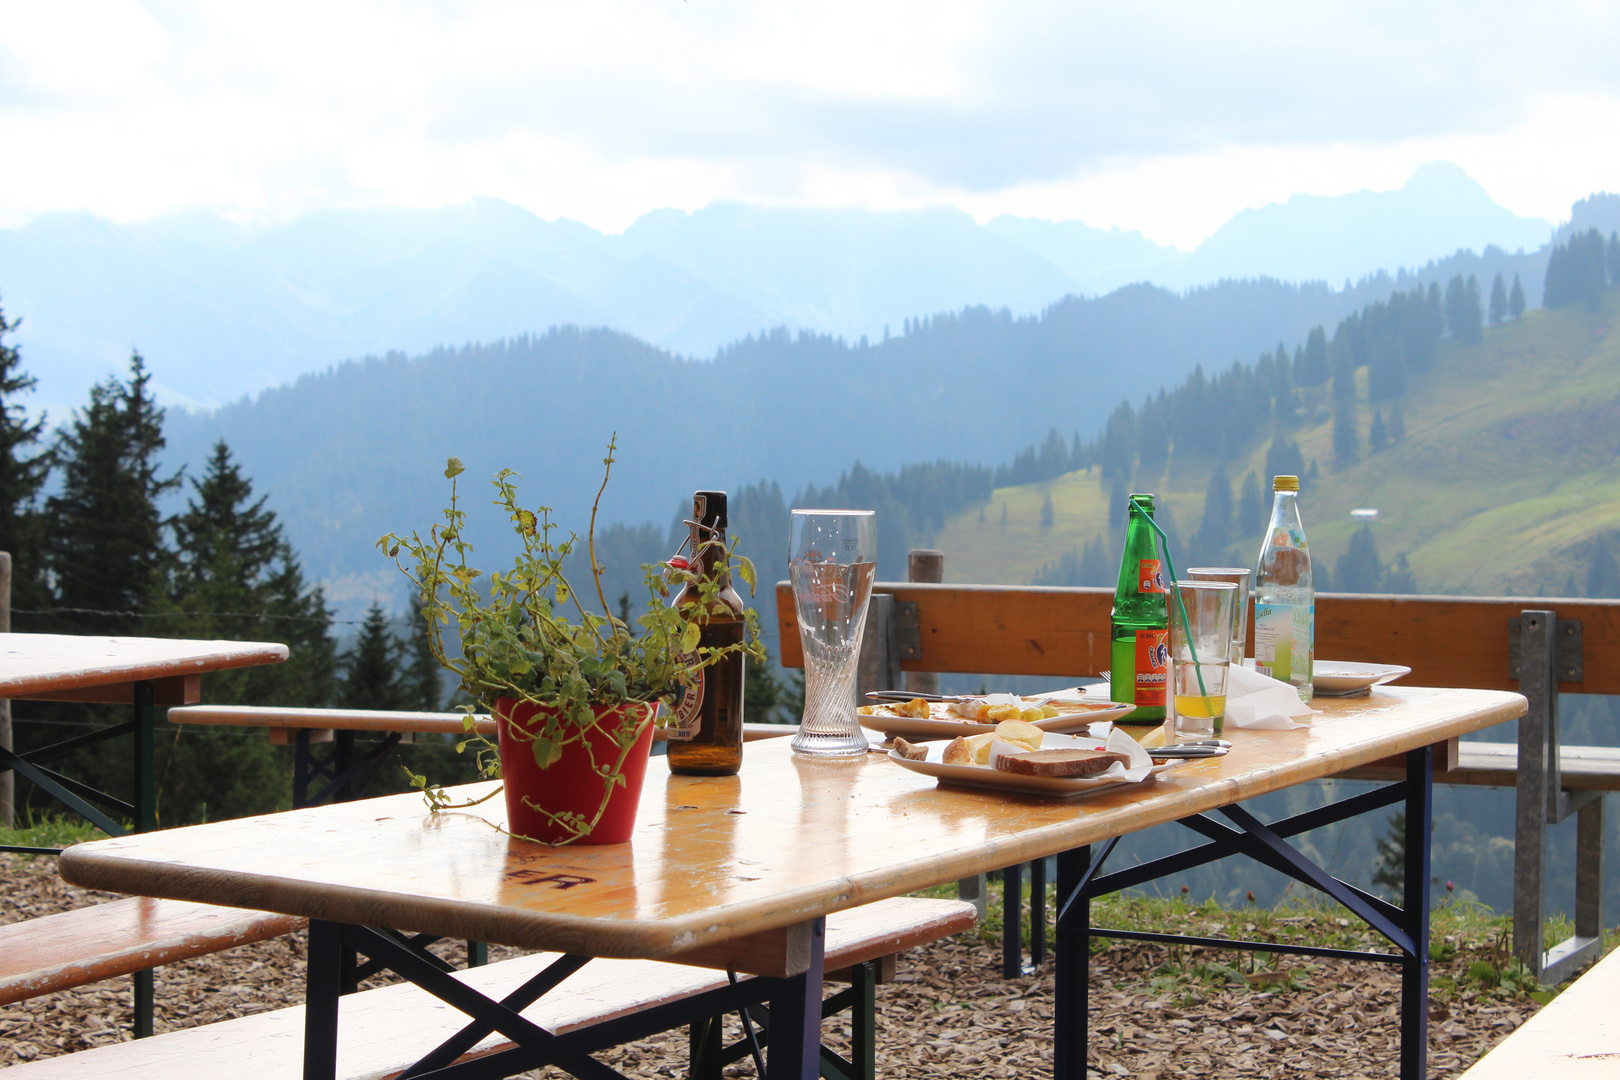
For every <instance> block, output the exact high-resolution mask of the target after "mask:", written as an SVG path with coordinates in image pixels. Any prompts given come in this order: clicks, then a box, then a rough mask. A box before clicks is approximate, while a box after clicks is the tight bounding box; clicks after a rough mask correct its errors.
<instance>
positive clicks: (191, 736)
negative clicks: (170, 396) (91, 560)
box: [158, 441, 335, 825]
mask: <svg viewBox="0 0 1620 1080" xmlns="http://www.w3.org/2000/svg"><path fill="white" fill-rule="evenodd" d="M191 489H192V490H191V497H190V499H189V500H188V503H187V506H186V509H185V510H184V511H183V512H181V513H180V515H179V516H177V517H176V518H175V519H174V521H173V523H172V527H173V532H174V538H175V552H174V560H173V564H172V570H171V572H170V575H169V585H168V596H167V599H166V607H167V610H168V612H169V613H170V614H171V615H172V617H171V618H169V619H165V620H164V621H163V623H162V626H163V630H164V631H165V632H169V633H174V634H178V635H183V636H186V637H198V638H234V639H240V640H258V641H278V642H282V643H284V644H286V645H287V649H288V659H287V661H286V663H282V664H270V665H266V666H264V667H254V668H243V669H239V670H235V671H221V672H216V673H215V674H213V675H211V676H209V680H208V698H209V701H211V702H215V703H218V704H221V705H232V704H244V705H293V706H317V707H318V706H322V705H326V704H328V703H329V702H330V699H331V695H332V684H333V668H334V663H335V657H334V650H333V644H332V639H331V634H330V622H331V619H330V615H329V614H328V612H327V610H326V604H325V600H324V598H323V597H322V594H321V591H320V589H319V588H313V587H310V586H307V585H306V584H305V581H304V577H303V571H302V570H301V569H300V567H299V564H298V559H297V557H296V555H295V554H294V553H293V551H292V547H291V545H290V544H288V542H287V540H286V538H285V537H284V536H283V534H282V530H281V526H280V524H279V523H278V522H277V521H276V515H275V514H274V512H272V511H271V510H269V509H268V508H267V507H266V505H265V504H266V502H267V497H263V496H261V497H259V498H258V499H255V498H254V497H253V485H252V483H251V481H249V480H248V479H247V477H245V476H243V475H242V471H241V469H240V468H239V467H238V466H237V465H236V463H235V462H234V461H233V460H232V459H231V452H230V449H229V448H228V447H227V446H226V445H225V443H224V442H223V441H221V442H218V443H215V444H214V449H213V453H212V454H211V455H210V457H209V459H208V463H207V465H206V466H205V467H204V471H203V475H202V477H201V479H197V478H193V479H192V480H191ZM242 734H243V733H242V732H240V731H237V730H234V729H228V728H226V729H221V728H209V727H201V726H187V727H185V728H182V729H180V730H179V731H178V732H177V733H176V736H175V738H174V739H173V740H170V741H167V742H165V743H164V744H162V745H160V747H159V750H158V770H159V776H160V777H161V778H162V780H161V784H160V791H159V807H160V811H161V813H162V817H163V821H164V823H165V824H166V825H183V824H188V823H191V822H196V821H203V820H208V819H220V818H230V817H240V816H243V815H247V814H257V813H267V812H270V811H273V810H277V809H282V808H284V807H286V806H287V805H288V804H289V802H290V790H291V772H290V769H289V768H288V764H289V763H288V762H286V761H284V760H283V759H282V757H280V756H278V755H277V753H276V751H275V749H274V747H272V746H271V745H270V744H269V741H268V740H266V739H263V738H261V737H257V733H254V735H255V737H253V738H247V739H244V738H242V737H241V736H242Z"/></svg>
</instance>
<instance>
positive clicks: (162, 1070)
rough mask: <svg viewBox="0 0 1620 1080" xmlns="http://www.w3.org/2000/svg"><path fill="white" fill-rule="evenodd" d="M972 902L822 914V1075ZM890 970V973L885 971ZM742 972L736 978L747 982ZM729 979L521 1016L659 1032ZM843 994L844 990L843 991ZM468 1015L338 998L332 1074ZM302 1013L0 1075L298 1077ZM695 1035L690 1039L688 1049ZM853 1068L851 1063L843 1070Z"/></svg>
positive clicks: (400, 1050)
mask: <svg viewBox="0 0 1620 1080" xmlns="http://www.w3.org/2000/svg"><path fill="white" fill-rule="evenodd" d="M974 921H975V912H974V910H973V906H972V905H971V904H965V903H961V902H959V901H955V900H926V899H918V898H912V897H899V898H895V899H891V900H882V901H878V902H876V903H873V904H868V905H866V906H864V907H858V908H852V909H850V910H848V911H841V912H838V913H836V914H833V915H829V916H828V917H827V938H826V950H827V952H826V964H827V971H828V978H829V979H830V980H834V979H839V978H840V977H842V978H843V979H855V980H857V988H858V989H860V990H861V992H860V993H857V994H856V995H853V998H852V999H846V1003H847V1004H848V1005H852V1007H853V1011H854V1024H853V1026H854V1029H855V1035H854V1038H853V1040H852V1042H853V1044H854V1047H855V1051H854V1055H853V1056H854V1057H855V1059H856V1060H855V1061H854V1062H853V1063H841V1062H840V1060H838V1059H836V1058H831V1057H830V1053H831V1052H830V1051H827V1050H825V1049H824V1050H823V1068H824V1073H823V1075H832V1076H838V1075H851V1076H861V1077H872V1076H874V1075H875V1069H876V1059H875V1039H874V1037H873V1035H874V1030H873V1025H874V1020H873V1015H872V1004H871V1003H872V995H871V987H872V984H873V983H874V982H875V981H877V980H878V979H880V978H882V977H883V973H884V972H885V971H887V972H888V973H890V977H892V971H893V966H892V962H893V957H894V956H895V955H896V954H897V953H900V952H903V951H905V950H906V949H909V948H912V947H914V946H917V945H922V944H926V943H927V942H930V941H934V940H937V939H939V938H942V937H947V936H949V935H951V934H955V933H959V932H961V931H963V930H967V929H970V928H971V927H972V926H973V924H974ZM556 957H557V954H555V953H543V954H536V955H531V956H524V957H519V958H517V959H514V960H506V961H502V962H500V963H495V964H489V965H487V966H485V967H480V968H471V969H468V970H467V971H462V972H456V973H455V978H457V979H460V980H462V981H463V982H465V983H467V984H468V985H470V986H473V987H475V988H476V989H478V990H480V991H482V992H484V993H486V994H489V995H491V996H495V997H499V996H502V995H504V994H505V993H506V992H508V991H510V990H511V989H512V988H513V987H516V986H519V985H521V984H522V983H523V982H525V981H526V980H527V979H529V978H531V977H532V976H533V975H534V974H536V973H537V972H538V971H539V970H540V969H542V968H543V967H545V966H546V965H547V964H548V963H550V962H551V961H552V960H554V959H556ZM885 963H887V965H888V966H887V967H885ZM748 977H749V976H740V978H748ZM727 982H728V980H727V976H726V973H725V972H720V971H714V970H712V969H707V968H699V967H687V966H684V965H681V964H676V963H663V962H658V961H652V960H593V961H592V962H591V963H589V964H587V965H585V967H584V968H582V969H581V970H580V971H578V972H576V973H575V974H573V975H571V976H569V978H568V980H567V981H566V982H564V983H563V984H562V986H561V987H559V989H558V990H557V991H555V992H553V993H552V994H549V995H547V996H546V997H544V998H542V999H540V1001H539V1002H537V1003H536V1004H534V1005H533V1006H531V1007H530V1008H528V1009H527V1010H525V1011H524V1013H523V1015H524V1016H525V1017H526V1018H528V1019H529V1020H531V1021H533V1022H534V1023H536V1024H538V1025H540V1026H541V1027H543V1028H545V1029H546V1030H548V1031H551V1032H553V1033H556V1034H563V1033H566V1032H569V1031H577V1030H580V1029H582V1028H586V1027H590V1026H592V1025H595V1024H599V1023H603V1022H605V1021H609V1020H617V1019H621V1018H625V1017H634V1016H636V1015H638V1014H643V1013H645V1014H647V1024H648V1025H657V1026H649V1027H647V1029H646V1030H645V1031H642V1032H640V1033H638V1034H634V1035H632V1036H630V1037H631V1038H644V1037H645V1036H646V1035H650V1034H654V1033H656V1032H657V1031H661V1030H666V1029H667V1027H668V1025H667V1024H659V1023H658V1018H657V1015H656V1013H651V1012H649V1010H653V1009H655V1008H656V1007H657V1006H660V1005H665V1004H668V1003H671V1002H677V1001H683V1000H686V999H690V998H695V997H697V996H698V995H700V994H703V993H706V992H709V991H712V990H718V989H720V988H722V987H724V986H726V985H727ZM846 993H848V992H847V991H846ZM465 1023H466V1017H465V1016H464V1015H463V1014H462V1013H460V1012H457V1011H456V1010H455V1009H454V1008H452V1007H451V1006H449V1005H446V1004H445V1003H444V1002H442V1001H440V1000H439V999H438V998H435V997H433V996H431V995H430V994H428V993H427V992H426V991H423V990H421V989H419V988H418V987H415V986H413V985H410V984H408V983H402V984H396V985H393V986H385V987H380V988H378V989H375V990H366V991H362V992H361V993H358V994H353V995H350V996H348V997H346V998H344V999H343V1006H342V1012H341V1024H342V1028H341V1030H342V1032H343V1039H342V1040H341V1043H340V1046H339V1052H338V1075H339V1076H340V1077H343V1078H345V1080H371V1078H376V1080H382V1078H384V1077H390V1076H393V1075H394V1074H396V1073H398V1072H399V1071H401V1070H403V1069H404V1068H406V1067H407V1066H408V1065H410V1064H411V1062H412V1061H414V1060H415V1059H416V1058H417V1057H419V1056H421V1055H422V1054H424V1053H426V1052H427V1051H428V1050H429V1049H431V1048H432V1047H434V1046H436V1045H437V1044H439V1043H440V1042H442V1041H443V1040H445V1039H447V1038H449V1037H450V1036H451V1035H453V1034H455V1033H456V1032H457V1031H458V1030H460V1029H461V1027H462V1026H463V1025H464V1024H465ZM303 1034H304V1010H303V1007H302V1006H294V1007H292V1008H286V1009H279V1010H276V1011H274V1012H264V1013H257V1014H254V1015H251V1016H245V1017H241V1018H239V1019H236V1020H226V1021H222V1022H220V1023H216V1024H210V1025H207V1026H204V1027H197V1028H188V1029H185V1030H182V1031H174V1032H168V1033H166V1034H163V1035H157V1036H154V1037H152V1038H150V1039H143V1040H141V1041H140V1042H131V1043H120V1044H117V1045H111V1046H100V1047H96V1048H94V1049H90V1050H83V1051H80V1052H79V1053H76V1054H68V1055H64V1056H62V1057H56V1058H47V1059H44V1060H41V1061H35V1062H31V1063H28V1064H24V1065H13V1066H12V1067H11V1068H10V1069H9V1070H7V1073H6V1078H7V1080H56V1078H74V1080H78V1078H82V1077H86V1076H94V1077H97V1078H98V1080H137V1078H140V1080H157V1078H160V1077H161V1078H163V1080H167V1078H169V1077H172V1076H182V1075H183V1076H207V1077H213V1076H229V1077H232V1078H233V1080H258V1078H261V1077H262V1078H264V1080H270V1078H276V1080H282V1078H285V1077H289V1076H296V1075H298V1073H299V1071H300V1063H301V1061H302V1055H303V1042H304V1041H303ZM701 1038H702V1036H700V1035H699V1034H698V1033H696V1032H694V1035H693V1042H694V1044H696V1043H698V1042H699V1041H700V1039H701ZM509 1045H510V1044H509V1043H507V1042H506V1041H505V1040H504V1039H503V1038H502V1037H501V1036H500V1035H498V1034H497V1035H492V1036H490V1037H489V1038H487V1039H485V1040H484V1041H483V1042H480V1043H479V1044H478V1045H477V1046H476V1047H474V1048H473V1049H472V1050H471V1051H470V1052H469V1053H468V1054H467V1055H465V1057H464V1058H463V1060H466V1059H468V1058H477V1057H483V1056H486V1055H488V1054H491V1053H495V1052H496V1051H498V1050H501V1049H504V1048H506V1047H507V1046H509ZM747 1052H748V1051H747V1050H746V1049H739V1048H731V1049H730V1050H728V1051H725V1052H724V1053H725V1054H729V1055H730V1056H729V1057H726V1056H724V1055H722V1056H721V1057H718V1058H717V1057H714V1056H711V1057H709V1058H708V1059H707V1060H705V1061H703V1062H701V1063H700V1064H699V1065H698V1066H697V1067H695V1068H694V1073H693V1075H694V1076H703V1077H710V1076H712V1077H718V1076H719V1075H720V1073H719V1070H720V1067H721V1065H723V1064H724V1063H725V1062H726V1061H728V1060H735V1059H736V1058H737V1057H740V1056H742V1055H743V1054H746V1053H747ZM851 1065H852V1068H849V1067H848V1066H851Z"/></svg>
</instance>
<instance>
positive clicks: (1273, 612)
mask: <svg viewBox="0 0 1620 1080" xmlns="http://www.w3.org/2000/svg"><path fill="white" fill-rule="evenodd" d="M1315 616H1316V606H1315V605H1314V604H1260V603H1257V604H1255V605H1254V669H1255V670H1256V671H1258V672H1259V673H1260V674H1262V675H1269V676H1271V677H1272V678H1273V679H1278V680H1280V681H1282V682H1286V683H1295V684H1300V683H1304V682H1308V681H1309V680H1310V677H1311V651H1312V650H1311V629H1312V625H1313V623H1314V622H1315Z"/></svg>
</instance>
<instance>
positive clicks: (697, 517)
mask: <svg viewBox="0 0 1620 1080" xmlns="http://www.w3.org/2000/svg"><path fill="white" fill-rule="evenodd" d="M692 520H693V521H696V522H697V523H698V524H700V525H706V526H708V527H709V528H711V529H724V528H725V527H726V493H725V492H723V491H694V492H693V493H692Z"/></svg>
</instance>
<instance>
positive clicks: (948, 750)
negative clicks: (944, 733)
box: [940, 735, 988, 765]
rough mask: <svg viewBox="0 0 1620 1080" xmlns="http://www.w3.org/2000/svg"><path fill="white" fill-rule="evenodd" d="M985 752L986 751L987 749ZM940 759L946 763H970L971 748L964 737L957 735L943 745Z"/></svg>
mask: <svg viewBox="0 0 1620 1080" xmlns="http://www.w3.org/2000/svg"><path fill="white" fill-rule="evenodd" d="M987 745H988V744H987ZM986 752H987V753H988V751H986ZM940 760H941V761H943V762H945V764H947V765H972V764H973V748H972V747H971V746H969V745H968V741H967V740H966V739H964V738H962V737H961V736H960V735H958V736H957V737H956V738H954V739H952V740H951V741H950V743H949V744H948V745H947V746H946V747H945V753H944V754H943V755H942V756H941V758H940Z"/></svg>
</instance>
